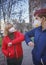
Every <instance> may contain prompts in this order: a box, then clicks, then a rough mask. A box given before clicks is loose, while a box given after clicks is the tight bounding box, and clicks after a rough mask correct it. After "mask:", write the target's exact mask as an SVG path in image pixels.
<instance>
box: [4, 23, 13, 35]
mask: <svg viewBox="0 0 46 65" xmlns="http://www.w3.org/2000/svg"><path fill="white" fill-rule="evenodd" d="M11 27H13V24H11V23H7V24H5V28H4V36H7V35H8V30H9V29H10V28H11Z"/></svg>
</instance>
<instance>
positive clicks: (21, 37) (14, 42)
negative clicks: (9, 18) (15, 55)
mask: <svg viewBox="0 0 46 65" xmlns="http://www.w3.org/2000/svg"><path fill="white" fill-rule="evenodd" d="M22 41H24V35H23V34H22V33H20V32H18V37H17V38H15V39H14V40H12V44H18V43H21V42H22Z"/></svg>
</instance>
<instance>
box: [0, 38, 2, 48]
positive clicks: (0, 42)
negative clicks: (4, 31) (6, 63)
mask: <svg viewBox="0 0 46 65" xmlns="http://www.w3.org/2000/svg"><path fill="white" fill-rule="evenodd" d="M1 44H2V38H1V37H0V47H1Z"/></svg>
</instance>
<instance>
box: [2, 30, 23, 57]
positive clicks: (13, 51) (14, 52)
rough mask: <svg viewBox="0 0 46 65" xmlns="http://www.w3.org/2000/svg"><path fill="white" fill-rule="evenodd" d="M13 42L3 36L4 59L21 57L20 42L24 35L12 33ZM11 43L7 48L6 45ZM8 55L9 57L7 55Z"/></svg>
mask: <svg viewBox="0 0 46 65" xmlns="http://www.w3.org/2000/svg"><path fill="white" fill-rule="evenodd" d="M14 37H15V39H14V40H11V39H10V38H9V37H8V36H5V37H4V38H3V40H2V52H3V54H4V55H5V56H6V57H9V58H14V57H16V58H19V57H21V56H23V50H22V45H21V42H22V41H23V40H24V35H23V34H21V33H20V32H18V31H16V32H14ZM9 42H12V46H10V47H8V43H9ZM9 53H10V55H9Z"/></svg>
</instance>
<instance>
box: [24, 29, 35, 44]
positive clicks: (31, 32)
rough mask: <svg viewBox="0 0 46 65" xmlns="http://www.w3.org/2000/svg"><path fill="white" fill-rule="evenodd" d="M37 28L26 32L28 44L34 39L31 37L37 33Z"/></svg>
mask: <svg viewBox="0 0 46 65" xmlns="http://www.w3.org/2000/svg"><path fill="white" fill-rule="evenodd" d="M35 30H36V29H33V30H31V31H29V32H26V34H25V41H26V43H27V44H28V43H29V42H30V41H32V40H31V39H30V38H31V37H34V35H35Z"/></svg>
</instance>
